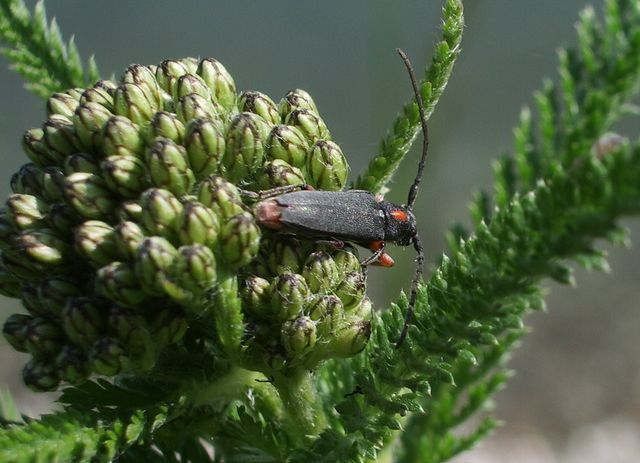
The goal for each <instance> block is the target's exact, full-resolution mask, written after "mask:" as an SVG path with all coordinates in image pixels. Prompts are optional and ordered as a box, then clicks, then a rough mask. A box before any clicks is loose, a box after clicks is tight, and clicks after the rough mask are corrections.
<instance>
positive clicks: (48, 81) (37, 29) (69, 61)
mask: <svg viewBox="0 0 640 463" xmlns="http://www.w3.org/2000/svg"><path fill="white" fill-rule="evenodd" d="M0 42H2V43H3V44H4V45H5V48H4V49H3V53H4V55H5V56H6V57H7V59H8V60H9V61H10V62H11V68H12V69H13V70H15V71H17V72H18V73H20V74H21V75H22V76H23V77H24V78H25V80H26V81H27V83H26V84H25V86H26V87H27V89H29V90H30V91H31V92H33V93H34V94H36V95H38V96H40V97H42V98H47V97H49V96H50V95H51V94H52V93H55V92H59V91H63V90H66V89H69V88H73V87H87V86H89V85H90V84H92V83H94V82H95V81H97V80H99V78H100V74H99V72H98V68H97V66H96V64H95V60H94V59H93V57H92V58H90V59H89V64H88V67H87V70H85V69H84V68H83V65H82V60H81V59H80V55H79V53H78V49H77V47H76V45H75V42H74V39H73V37H72V38H71V40H70V41H69V43H68V44H65V43H64V40H63V39H62V34H61V33H60V29H59V27H58V23H57V22H56V20H55V19H54V20H52V21H51V23H50V24H49V23H48V22H47V17H46V12H45V8H44V3H43V1H39V2H38V3H36V6H35V8H34V11H33V14H31V13H30V12H29V10H28V9H27V7H26V6H25V4H24V1H23V0H0Z"/></svg>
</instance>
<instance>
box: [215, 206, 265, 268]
mask: <svg viewBox="0 0 640 463" xmlns="http://www.w3.org/2000/svg"><path fill="white" fill-rule="evenodd" d="M259 246H260V229H259V228H258V225H257V224H256V222H255V220H254V219H253V216H252V215H251V214H249V213H248V212H242V213H240V214H237V215H234V216H233V217H231V218H229V219H228V220H227V223H225V224H224V225H223V226H222V229H221V230H220V253H221V255H222V258H223V260H224V261H225V263H227V264H228V265H229V266H231V267H234V268H238V267H242V266H244V265H247V264H248V263H249V262H251V261H252V260H253V259H254V258H255V257H256V255H257V254H258V247H259Z"/></svg>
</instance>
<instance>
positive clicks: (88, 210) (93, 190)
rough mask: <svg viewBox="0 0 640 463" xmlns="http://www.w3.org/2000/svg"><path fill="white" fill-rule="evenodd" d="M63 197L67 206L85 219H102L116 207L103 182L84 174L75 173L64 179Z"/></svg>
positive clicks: (99, 178) (91, 175)
mask: <svg viewBox="0 0 640 463" xmlns="http://www.w3.org/2000/svg"><path fill="white" fill-rule="evenodd" d="M64 196H65V199H66V201H67V204H69V205H70V206H71V207H73V209H74V210H75V211H76V212H77V213H78V214H80V215H81V216H82V217H86V218H87V219H99V218H104V217H105V216H108V215H109V214H110V213H111V212H113V209H115V207H116V205H117V202H116V201H115V198H114V197H113V193H111V191H109V189H108V188H107V185H106V184H105V182H104V180H103V179H102V178H101V177H99V176H97V175H94V174H88V173H85V172H77V173H75V174H71V175H69V176H68V177H67V178H65V180H64Z"/></svg>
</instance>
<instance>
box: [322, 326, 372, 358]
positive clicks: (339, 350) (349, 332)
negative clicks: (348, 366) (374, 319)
mask: <svg viewBox="0 0 640 463" xmlns="http://www.w3.org/2000/svg"><path fill="white" fill-rule="evenodd" d="M370 336H371V322H370V321H369V320H360V319H356V320H354V321H352V322H348V323H346V324H344V325H343V327H342V328H340V329H339V330H338V331H337V332H336V333H335V334H334V336H333V337H332V340H331V344H330V346H331V352H332V353H333V355H334V356H336V357H351V356H353V355H355V354H357V353H359V352H361V351H362V350H363V349H364V348H365V346H366V345H367V342H368V341H369V337H370Z"/></svg>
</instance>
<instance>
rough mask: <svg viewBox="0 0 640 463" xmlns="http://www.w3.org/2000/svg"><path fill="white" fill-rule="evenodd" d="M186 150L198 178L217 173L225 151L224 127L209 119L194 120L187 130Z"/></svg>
mask: <svg viewBox="0 0 640 463" xmlns="http://www.w3.org/2000/svg"><path fill="white" fill-rule="evenodd" d="M185 148H186V149H187V154H188V157H189V164H190V166H191V169H192V170H193V172H194V174H195V176H196V178H198V179H201V178H204V177H206V176H207V175H210V174H213V173H216V172H217V171H218V165H219V164H220V161H221V160H222V156H223V155H224V151H225V139H224V127H223V126H222V124H221V123H220V122H218V121H216V120H211V119H207V118H198V119H194V120H192V121H191V122H190V123H189V126H188V128H187V134H186V136H185Z"/></svg>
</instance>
